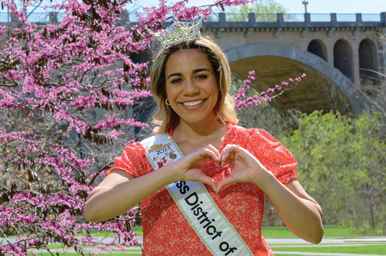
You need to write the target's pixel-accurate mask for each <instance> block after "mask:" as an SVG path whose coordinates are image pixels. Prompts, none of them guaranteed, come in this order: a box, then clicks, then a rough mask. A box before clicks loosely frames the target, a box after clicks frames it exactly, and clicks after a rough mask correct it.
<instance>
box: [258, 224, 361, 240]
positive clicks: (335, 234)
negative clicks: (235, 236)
mask: <svg viewBox="0 0 386 256" xmlns="http://www.w3.org/2000/svg"><path fill="white" fill-rule="evenodd" d="M262 234H263V237H264V238H298V237H297V236H295V235H294V234H292V233H291V231H289V230H288V228H286V227H283V228H267V227H266V228H263V229H262ZM359 237H363V235H361V234H357V233H355V232H353V231H352V230H351V229H349V228H348V227H346V226H327V227H324V236H323V238H359Z"/></svg>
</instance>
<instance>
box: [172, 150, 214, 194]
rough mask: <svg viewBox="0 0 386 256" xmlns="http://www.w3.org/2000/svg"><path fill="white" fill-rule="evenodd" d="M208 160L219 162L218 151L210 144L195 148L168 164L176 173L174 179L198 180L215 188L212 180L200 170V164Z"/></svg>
mask: <svg viewBox="0 0 386 256" xmlns="http://www.w3.org/2000/svg"><path fill="white" fill-rule="evenodd" d="M210 160H213V161H214V162H215V164H216V165H219V163H220V153H219V152H218V151H217V149H216V148H215V147H213V146H212V145H208V146H205V147H203V148H200V149H197V150H195V151H193V152H192V153H190V154H188V155H186V156H184V157H183V158H181V159H179V160H178V161H176V162H175V163H173V164H171V165H170V166H172V167H173V169H174V170H175V172H176V173H177V177H176V181H198V182H202V183H205V184H208V185H209V186H211V187H212V188H213V189H214V190H217V185H216V183H215V182H214V180H213V179H212V178H210V177H209V176H207V175H205V174H204V173H203V172H202V170H201V166H202V165H203V164H205V163H206V162H208V161H210Z"/></svg>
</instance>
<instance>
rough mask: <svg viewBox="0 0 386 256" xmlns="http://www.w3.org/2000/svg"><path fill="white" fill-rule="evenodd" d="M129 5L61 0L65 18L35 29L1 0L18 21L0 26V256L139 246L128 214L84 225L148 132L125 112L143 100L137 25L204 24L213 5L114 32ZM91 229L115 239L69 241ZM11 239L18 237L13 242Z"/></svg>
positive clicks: (162, 10)
mask: <svg viewBox="0 0 386 256" xmlns="http://www.w3.org/2000/svg"><path fill="white" fill-rule="evenodd" d="M127 3H128V1H127V0H122V1H120V0H118V1H115V0H114V1H109V0H88V1H84V2H79V1H77V0H67V1H65V2H63V3H61V4H54V5H52V6H51V8H52V9H53V10H57V11H58V12H62V13H64V17H63V20H62V21H61V22H60V23H57V24H56V23H53V24H46V25H44V26H39V27H38V26H37V24H35V23H30V22H28V21H27V19H26V13H27V12H26V10H27V4H25V5H23V8H22V9H20V8H19V9H18V8H17V6H16V5H15V2H13V1H6V0H3V1H2V8H6V9H8V10H10V12H12V13H13V14H14V15H17V16H18V17H19V20H18V21H17V22H15V23H12V24H11V25H12V26H11V27H8V26H7V25H0V37H2V39H3V40H6V41H7V42H6V43H5V44H4V45H2V46H1V50H0V71H1V73H0V108H1V114H0V115H1V119H0V120H1V121H0V176H1V184H0V186H1V187H0V234H1V236H2V237H3V238H5V241H6V243H5V244H2V245H1V249H0V255H27V249H34V248H36V249H44V250H46V251H48V252H50V249H49V248H48V247H47V245H48V244H50V243H54V242H59V243H61V244H62V245H63V246H66V247H72V248H74V249H75V250H76V251H77V252H78V253H80V254H84V253H85V249H83V248H81V247H80V246H81V245H89V246H99V247H100V248H102V249H111V248H112V247H111V246H112V245H117V246H118V247H119V248H124V247H123V246H131V245H133V244H138V240H137V239H135V238H134V235H135V234H134V233H133V232H131V231H130V230H131V226H132V225H133V224H134V217H135V214H136V210H135V209H132V210H130V211H128V212H127V213H125V214H122V215H121V216H117V217H116V218H114V219H113V220H110V221H107V222H103V223H86V222H85V221H84V219H83V216H82V208H83V204H84V201H85V199H86V197H87V195H88V193H89V192H90V191H91V190H92V189H93V188H94V186H96V185H97V184H98V182H99V179H101V177H103V176H104V174H105V171H106V170H107V169H109V168H110V167H111V163H112V161H113V157H114V156H118V155H120V154H121V152H122V149H123V147H124V145H125V144H127V143H131V142H133V141H134V140H136V138H137V136H141V135H143V134H144V133H146V132H150V129H149V130H146V129H145V130H144V131H142V130H141V132H140V133H135V132H134V130H135V128H147V127H149V125H148V124H146V122H138V121H137V120H136V119H135V117H136V116H135V114H132V113H133V111H135V109H133V108H134V107H138V105H139V104H138V103H140V104H143V103H145V102H144V101H143V100H141V99H146V98H148V97H149V96H151V94H150V92H149V91H148V90H147V87H148V84H149V67H148V64H147V63H136V62H134V61H133V57H134V56H136V55H137V54H138V53H142V52H147V51H148V50H149V49H150V43H151V41H152V40H153V38H152V36H150V35H149V34H147V32H146V30H145V28H150V29H153V30H158V29H160V28H162V23H163V22H165V21H166V20H167V19H168V18H170V17H174V18H177V19H180V20H192V19H195V18H196V16H199V15H202V16H203V17H206V16H208V15H209V14H210V13H211V9H210V7H211V6H209V7H206V8H197V7H188V6H186V4H185V2H184V1H182V2H177V3H175V4H170V5H168V4H166V3H165V2H161V3H160V4H159V6H157V7H151V8H145V10H144V11H145V12H146V13H147V16H146V17H144V16H139V17H138V21H139V23H138V24H135V25H134V24H131V25H130V24H128V26H126V24H125V26H122V25H119V21H120V15H121V14H122V13H123V12H125V10H124V8H123V6H124V5H125V4H127ZM234 3H235V2H234V1H228V0H224V1H218V2H217V3H216V5H225V6H226V5H233V4H234ZM237 3H238V4H247V3H248V1H237ZM213 6H215V5H213ZM7 31H9V32H10V33H9V34H8V35H7ZM137 114H138V112H137ZM92 229H97V230H101V231H112V232H113V235H112V237H111V239H110V240H109V242H107V243H104V244H99V243H97V242H95V241H94V238H95V235H91V236H85V235H82V236H77V235H78V234H85V233H89V232H90V230H92ZM12 234H16V235H18V236H19V237H18V240H17V241H15V243H13V242H12V241H11V240H10V239H9V235H12ZM51 254H52V253H51Z"/></svg>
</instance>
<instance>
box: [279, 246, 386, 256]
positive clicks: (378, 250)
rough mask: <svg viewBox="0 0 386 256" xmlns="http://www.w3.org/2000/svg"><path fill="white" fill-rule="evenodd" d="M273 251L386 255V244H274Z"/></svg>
mask: <svg viewBox="0 0 386 256" xmlns="http://www.w3.org/2000/svg"><path fill="white" fill-rule="evenodd" d="M271 249H272V251H274V252H279V251H285V252H318V253H352V254H355V253H356V254H378V255H386V244H377V245H359V246H355V245H352V246H339V245H335V246H334V245H331V246H328V247H325V246H302V247H279V248H275V246H272V248H271Z"/></svg>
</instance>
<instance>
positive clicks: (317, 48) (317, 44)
mask: <svg viewBox="0 0 386 256" xmlns="http://www.w3.org/2000/svg"><path fill="white" fill-rule="evenodd" d="M307 51H308V52H310V53H313V54H315V55H316V56H319V57H320V58H322V59H323V60H325V61H327V49H326V46H325V45H324V43H323V41H322V40H319V39H314V40H312V41H311V42H310V43H309V44H308V47H307Z"/></svg>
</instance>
